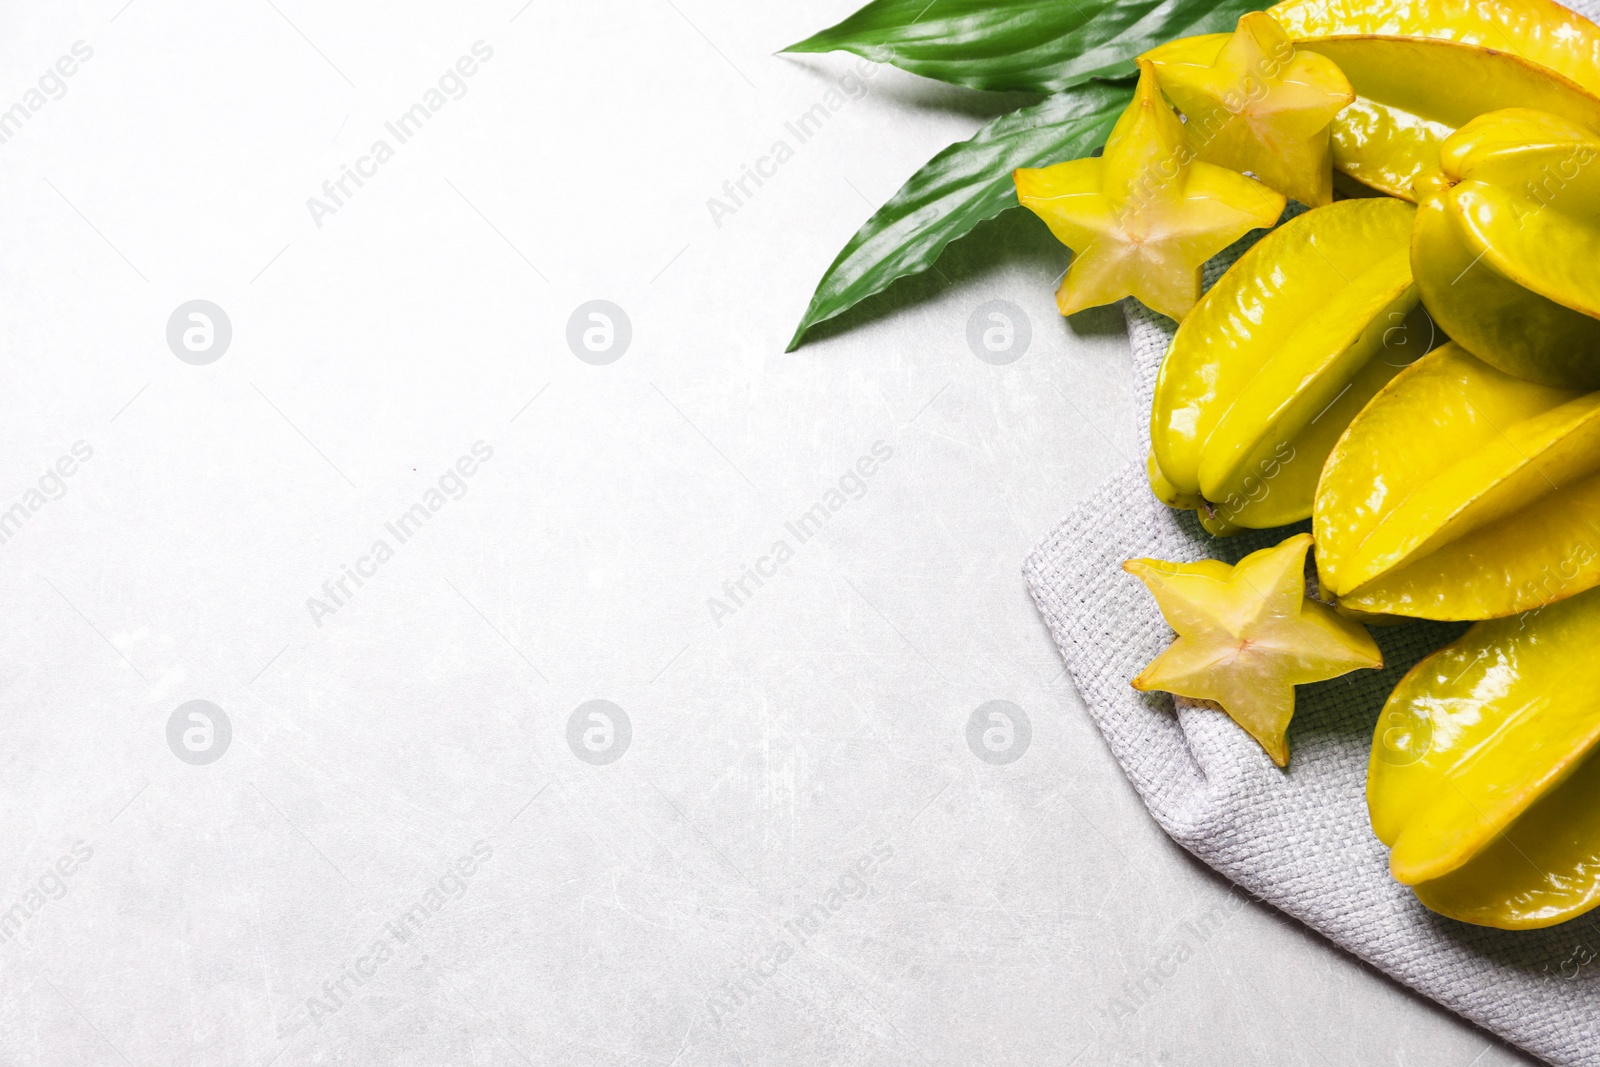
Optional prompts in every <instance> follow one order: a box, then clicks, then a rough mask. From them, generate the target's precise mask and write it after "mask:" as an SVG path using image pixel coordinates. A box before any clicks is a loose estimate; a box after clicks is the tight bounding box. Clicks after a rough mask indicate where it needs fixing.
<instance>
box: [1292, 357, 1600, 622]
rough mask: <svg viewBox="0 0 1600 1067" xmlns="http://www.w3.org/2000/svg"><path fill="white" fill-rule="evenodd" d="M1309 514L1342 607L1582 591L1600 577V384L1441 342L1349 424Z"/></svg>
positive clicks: (1435, 607)
mask: <svg viewBox="0 0 1600 1067" xmlns="http://www.w3.org/2000/svg"><path fill="white" fill-rule="evenodd" d="M1312 522H1313V530H1314V532H1315V534H1316V539H1317V574H1318V578H1319V580H1320V582H1321V585H1322V588H1323V589H1324V590H1325V591H1327V592H1329V593H1332V594H1334V595H1335V596H1337V597H1338V598H1339V602H1340V604H1341V605H1343V606H1344V607H1346V608H1352V609H1355V610H1358V611H1362V612H1370V613H1374V614H1387V615H1404V616H1411V617H1414V618H1424V619H1459V620H1472V619H1489V618H1497V617H1499V616H1503V615H1510V614H1513V613H1515V612H1519V611H1527V610H1530V609H1533V608H1537V607H1540V606H1542V605H1544V604H1548V603H1550V602H1552V601H1555V600H1560V599H1562V598H1565V597H1570V596H1573V595H1574V594H1577V593H1580V592H1582V591H1583V590H1585V589H1588V588H1590V587H1592V586H1594V585H1596V584H1597V583H1600V393H1585V392H1583V391H1581V390H1575V389H1558V388H1555V387H1552V386H1547V385H1538V384H1535V383H1533V382H1529V381H1524V380H1522V379H1520V378H1516V377H1513V376H1511V375H1509V374H1506V373H1505V372H1504V371H1500V370H1497V369H1495V368H1494V367H1491V366H1489V365H1488V364H1486V363H1484V362H1483V361H1482V360H1480V359H1478V358H1476V357H1475V356H1473V355H1472V354H1471V353H1469V352H1467V351H1466V350H1465V349H1463V348H1462V347H1461V346H1459V345H1457V344H1454V343H1452V344H1447V345H1445V346H1444V347H1442V348H1439V349H1437V350H1435V351H1434V352H1431V353H1430V354H1428V355H1427V356H1424V357H1423V358H1422V359H1420V360H1418V361H1417V362H1416V363H1415V364H1414V365H1412V366H1411V367H1408V368H1407V369H1406V370H1404V371H1402V372H1401V373H1400V374H1399V375H1397V376H1396V377H1395V379H1394V380H1393V381H1392V382H1390V383H1389V384H1388V385H1387V386H1385V387H1384V389H1383V391H1382V392H1380V393H1378V395H1377V396H1375V397H1373V398H1372V400H1371V402H1370V403H1368V404H1367V405H1366V406H1365V407H1364V408H1362V410H1361V412H1360V413H1359V414H1358V415H1356V417H1355V418H1354V419H1352V420H1351V422H1350V425H1349V427H1348V428H1347V429H1346V430H1345V432H1344V435H1343V436H1342V437H1341V438H1340V439H1339V443H1338V444H1337V445H1336V446H1335V448H1334V450H1333V452H1332V453H1331V454H1330V455H1329V456H1328V461H1327V464H1326V465H1325V466H1324V468H1323V471H1322V478H1321V480H1320V481H1319V483H1318V485H1317V497H1316V507H1315V513H1314V515H1313V517H1312Z"/></svg>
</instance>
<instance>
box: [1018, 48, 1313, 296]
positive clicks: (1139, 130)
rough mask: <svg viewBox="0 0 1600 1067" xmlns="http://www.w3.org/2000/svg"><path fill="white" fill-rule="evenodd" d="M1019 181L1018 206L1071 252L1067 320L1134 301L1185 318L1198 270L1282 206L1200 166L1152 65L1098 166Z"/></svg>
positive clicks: (1067, 167)
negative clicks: (1123, 300) (1102, 306)
mask: <svg viewBox="0 0 1600 1067" xmlns="http://www.w3.org/2000/svg"><path fill="white" fill-rule="evenodd" d="M1014 179H1015V181H1016V185H1017V199H1018V200H1019V201H1021V203H1022V206H1023V207H1026V208H1027V209H1028V210H1030V211H1032V212H1033V213H1034V214H1036V215H1038V216H1039V217H1040V218H1041V219H1043V220H1044V222H1045V225H1047V226H1049V227H1050V232H1051V233H1053V234H1055V236H1056V239H1057V240H1059V241H1060V242H1061V243H1062V244H1064V245H1066V246H1067V247H1068V248H1070V249H1072V251H1073V256H1072V265H1071V266H1070V267H1068V268H1067V273H1066V276H1065V277H1064V278H1063V279H1062V281H1061V288H1060V290H1059V291H1058V292H1057V293H1056V306H1057V308H1058V309H1059V310H1060V311H1061V313H1062V314H1063V315H1071V314H1073V313H1074V312H1077V311H1082V310H1083V309H1084V308H1089V307H1095V306H1097V305H1100V304H1109V303H1111V302H1112V301H1115V300H1120V299H1121V298H1123V297H1125V296H1134V297H1137V298H1138V299H1139V300H1141V301H1143V302H1144V304H1145V305H1146V306H1148V307H1150V308H1152V309H1153V310H1155V311H1159V312H1160V313H1161V314H1163V315H1167V316H1169V317H1171V318H1174V319H1180V320H1181V319H1182V318H1183V317H1184V316H1185V315H1187V314H1188V313H1189V309H1190V308H1191V307H1193V306H1194V302H1195V300H1197V299H1198V298H1199V296H1200V267H1201V265H1202V264H1203V263H1205V261H1206V260H1208V259H1210V258H1211V257H1212V256H1214V255H1216V254H1217V253H1218V252H1220V251H1222V250H1223V249H1224V248H1226V247H1228V245H1230V244H1232V243H1233V242H1234V241H1236V240H1238V239H1239V238H1240V237H1242V236H1244V235H1245V234H1246V233H1248V232H1249V231H1250V230H1253V229H1257V228H1259V227H1265V226H1271V225H1272V224H1273V223H1275V222H1277V221H1278V216H1279V215H1281V214H1282V212H1283V206H1284V199H1283V197H1282V195H1280V194H1278V193H1275V192H1273V191H1272V190H1271V189H1268V188H1267V187H1266V186H1264V185H1262V184H1261V183H1260V182H1258V181H1255V180H1254V179H1252V178H1247V177H1245V176H1244V175H1242V174H1237V173H1235V172H1233V171H1231V170H1227V169H1225V168H1223V167H1217V166H1213V165H1211V164H1210V163H1201V162H1199V161H1198V160H1196V159H1195V158H1194V152H1193V150H1192V149H1191V148H1189V146H1188V145H1187V144H1186V143H1185V141H1184V135H1183V123H1182V122H1180V121H1179V119H1178V116H1177V115H1176V114H1175V113H1174V112H1173V110H1172V108H1171V107H1170V106H1169V105H1168V104H1167V102H1166V101H1165V100H1164V99H1162V96H1161V91H1160V89H1159V88H1158V87H1157V85H1156V78H1155V73H1154V71H1153V70H1152V69H1151V67H1150V65H1149V64H1148V63H1141V64H1140V74H1139V86H1138V89H1137V91H1136V92H1135V93H1134V97H1133V100H1132V102H1130V103H1129V104H1128V109H1127V110H1126V111H1124V112H1123V113H1122V115H1121V117H1120V118H1118V119H1117V124H1116V125H1115V126H1114V127H1112V130H1111V135H1110V137H1109V138H1107V140H1106V148H1105V153H1104V154H1103V155H1102V156H1101V157H1100V158H1099V159H1074V160H1070V161H1068V162H1065V163H1056V164H1054V165H1053V166H1049V167H1040V168H1022V169H1019V170H1017V171H1016V172H1015V175H1014Z"/></svg>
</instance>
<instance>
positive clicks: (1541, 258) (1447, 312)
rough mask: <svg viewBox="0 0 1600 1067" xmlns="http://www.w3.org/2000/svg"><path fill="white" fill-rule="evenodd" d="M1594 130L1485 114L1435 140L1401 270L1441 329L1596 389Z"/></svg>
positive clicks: (1540, 373)
mask: <svg viewBox="0 0 1600 1067" xmlns="http://www.w3.org/2000/svg"><path fill="white" fill-rule="evenodd" d="M1597 130H1600V127H1591V126H1586V125H1583V124H1580V123H1575V122H1572V121H1570V120H1568V119H1564V118H1561V117H1559V116H1557V115H1552V114H1549V113H1547V112H1541V111H1530V110H1525V109H1518V108H1513V109H1508V110H1503V111H1492V112H1490V113H1488V114H1486V115H1482V116H1480V117H1478V118H1476V119H1474V120H1472V121H1471V122H1469V123H1467V124H1466V125H1465V126H1463V127H1461V129H1459V130H1457V131H1456V132H1455V133H1454V134H1453V135H1452V136H1451V137H1450V138H1449V139H1448V140H1447V141H1445V142H1444V147H1443V151H1442V153H1441V156H1440V165H1441V168H1442V180H1440V181H1438V182H1436V183H1433V185H1432V186H1431V188H1430V195H1428V196H1426V197H1424V198H1423V199H1422V200H1421V202H1420V210H1419V212H1418V216H1417V228H1416V232H1415V234H1414V236H1413V238H1412V269H1413V270H1414V271H1415V272H1416V276H1417V285H1418V287H1419V288H1420V290H1421V292H1422V299H1423V302H1424V303H1425V304H1426V305H1427V307H1428V310H1429V311H1430V312H1432V313H1433V316H1434V319H1435V320H1436V321H1437V322H1438V323H1439V326H1440V327H1441V328H1442V329H1443V330H1444V331H1445V332H1446V333H1448V334H1449V335H1450V337H1451V338H1452V339H1453V340H1455V341H1457V342H1459V343H1460V344H1461V345H1462V346H1464V347H1465V348H1467V349H1468V350H1469V351H1470V352H1472V353H1473V354H1474V355H1476V356H1477V357H1478V358H1480V359H1482V360H1483V361H1485V362H1486V363H1490V364H1492V365H1493V366H1496V367H1498V368H1500V369H1501V370H1503V371H1506V372H1508V373H1510V374H1515V375H1517V376H1518V377H1521V378H1527V379H1530V380H1532V381H1536V382H1540V383H1543V384H1546V385H1560V386H1570V387H1573V388H1583V389H1596V388H1600V274H1597V273H1596V270H1595V264H1596V263H1597V262H1600V132H1597Z"/></svg>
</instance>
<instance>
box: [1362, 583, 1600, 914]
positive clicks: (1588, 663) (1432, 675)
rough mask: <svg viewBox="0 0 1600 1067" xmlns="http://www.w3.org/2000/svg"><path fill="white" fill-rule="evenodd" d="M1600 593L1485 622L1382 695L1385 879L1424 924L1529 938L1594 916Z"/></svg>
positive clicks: (1379, 745) (1599, 889) (1378, 803)
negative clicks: (1414, 903)
mask: <svg viewBox="0 0 1600 1067" xmlns="http://www.w3.org/2000/svg"><path fill="white" fill-rule="evenodd" d="M1597 644H1600V590H1593V591H1590V592H1587V593H1584V594H1581V595H1579V596H1575V597H1572V598H1571V599H1569V600H1564V601H1561V602H1560V603H1557V604H1552V605H1550V606H1549V607H1547V608H1544V609H1543V610H1542V611H1538V612H1534V613H1532V614H1530V615H1525V616H1512V617H1509V618H1505V619H1495V620H1492V621H1489V622H1480V623H1478V624H1477V625H1475V626H1473V627H1472V628H1471V629H1470V630H1468V631H1467V632H1466V634H1464V635H1463V636H1462V637H1461V638H1460V639H1458V640H1456V641H1455V642H1453V643H1451V644H1449V645H1446V646H1445V647H1444V648H1442V649H1440V650H1439V651H1437V652H1435V653H1434V654H1432V655H1431V656H1428V657H1427V658H1426V659H1424V660H1422V662H1420V663H1418V664H1417V665H1416V666H1415V667H1414V668H1412V670H1411V672H1410V673H1408V674H1407V675H1406V676H1405V677H1404V678H1403V679H1401V681H1400V684H1399V685H1397V686H1396V687H1395V689H1394V692H1393V693H1392V694H1390V696H1389V700H1388V702H1387V703H1386V704H1385V705H1384V708H1383V711H1382V713H1381V714H1380V715H1379V717H1378V724H1377V728H1376V730H1375V731H1374V734H1373V739H1372V755H1371V759H1370V762H1369V765H1368V772H1367V807H1368V810H1369V812H1370V813H1371V816H1372V829H1373V831H1374V832H1375V833H1376V834H1377V836H1378V838H1379V839H1380V840H1382V841H1383V843H1384V844H1386V845H1388V846H1389V847H1390V853H1389V869H1390V873H1392V874H1393V875H1394V877H1395V879H1396V880H1397V881H1399V882H1401V883H1403V884H1405V885H1408V886H1410V887H1411V888H1412V890H1413V891H1414V892H1415V893H1416V895H1417V897H1418V899H1419V900H1421V901H1422V903H1423V904H1425V905H1427V906H1428V907H1429V908H1431V909H1433V910H1434V911H1436V912H1439V913H1440V914H1443V915H1448V916H1450V917H1452V918H1455V919H1460V920H1463V921H1465V922H1470V923H1477V924H1479V925H1483V926H1498V927H1501V928H1504V929H1533V928H1538V927H1544V926H1551V925H1554V924H1555V923H1558V922H1562V921H1564V920H1567V919H1570V918H1572V917H1574V916H1576V915H1580V914H1582V913H1583V912H1585V911H1588V910H1589V909H1590V908H1593V907H1594V906H1595V905H1596V904H1597V903H1600V761H1597V760H1596V759H1595V758H1594V752H1595V745H1596V742H1597V741H1600V659H1597V658H1596V657H1595V654H1594V650H1595V646H1596V645H1597Z"/></svg>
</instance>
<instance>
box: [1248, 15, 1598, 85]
mask: <svg viewBox="0 0 1600 1067" xmlns="http://www.w3.org/2000/svg"><path fill="white" fill-rule="evenodd" d="M1267 11H1268V13H1269V14H1271V15H1272V17H1273V18H1275V19H1277V20H1278V22H1280V23H1282V24H1283V27H1284V29H1286V30H1287V31H1288V32H1289V34H1290V35H1291V36H1293V37H1295V38H1297V39H1300V40H1305V39H1308V38H1313V37H1361V36H1371V35H1377V36H1384V37H1428V38H1436V39H1439V40H1446V41H1456V42H1459V43H1461V44H1469V45H1476V46H1478V47H1479V48H1489V49H1494V50H1495V51H1500V52H1510V53H1511V54H1512V55H1514V56H1520V57H1521V58H1523V59H1526V60H1529V61H1530V62H1533V63H1537V64H1539V65H1540V66H1541V67H1546V68H1548V69H1550V70H1553V71H1555V72H1556V73H1557V74H1561V75H1564V76H1566V77H1568V78H1571V79H1572V80H1573V81H1575V82H1577V83H1578V84H1579V85H1581V86H1583V87H1584V88H1585V89H1587V90H1589V92H1591V93H1595V94H1597V95H1600V26H1596V25H1595V24H1594V23H1593V22H1591V21H1589V20H1588V19H1586V18H1584V17H1583V16H1582V15H1579V14H1578V13H1577V12H1575V11H1573V10H1571V9H1570V8H1567V7H1564V6H1562V5H1561V4H1558V3H1556V2H1555V0H1399V2H1397V0H1283V2H1282V3H1280V4H1277V5H1275V6H1273V7H1270V8H1268V9H1267Z"/></svg>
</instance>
